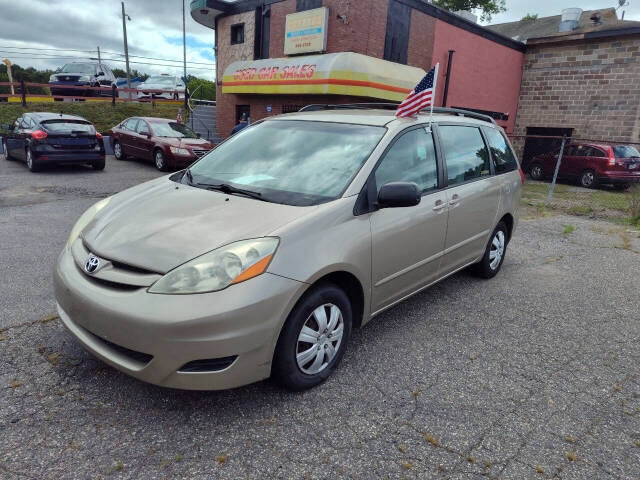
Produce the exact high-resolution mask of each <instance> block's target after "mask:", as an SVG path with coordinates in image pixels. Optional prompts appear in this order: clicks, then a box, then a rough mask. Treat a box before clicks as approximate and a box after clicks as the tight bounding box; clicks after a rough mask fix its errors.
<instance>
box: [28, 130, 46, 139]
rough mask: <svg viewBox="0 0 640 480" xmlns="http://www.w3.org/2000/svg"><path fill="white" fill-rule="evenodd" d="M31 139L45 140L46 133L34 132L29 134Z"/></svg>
mask: <svg viewBox="0 0 640 480" xmlns="http://www.w3.org/2000/svg"><path fill="white" fill-rule="evenodd" d="M31 138H33V139H34V140H44V139H45V138H47V132H43V131H42V130H36V131H35V132H31Z"/></svg>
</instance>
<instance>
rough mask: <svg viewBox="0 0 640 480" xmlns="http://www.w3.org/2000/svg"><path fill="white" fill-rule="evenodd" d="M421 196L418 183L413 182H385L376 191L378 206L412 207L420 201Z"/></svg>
mask: <svg viewBox="0 0 640 480" xmlns="http://www.w3.org/2000/svg"><path fill="white" fill-rule="evenodd" d="M421 199H422V196H421V195H420V189H419V188H418V185H416V184H415V183H413V182H389V183H385V184H384V185H383V186H382V187H381V188H380V192H379V193H378V208H397V207H413V206H415V205H418V204H419V203H420V200H421Z"/></svg>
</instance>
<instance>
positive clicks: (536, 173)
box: [529, 163, 544, 180]
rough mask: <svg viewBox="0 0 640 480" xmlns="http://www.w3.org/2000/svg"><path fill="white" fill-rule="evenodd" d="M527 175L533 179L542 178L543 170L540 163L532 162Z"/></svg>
mask: <svg viewBox="0 0 640 480" xmlns="http://www.w3.org/2000/svg"><path fill="white" fill-rule="evenodd" d="M529 175H531V178H532V179H533V180H542V178H543V177H544V170H542V165H540V164H539V163H534V164H533V165H531V168H530V169H529Z"/></svg>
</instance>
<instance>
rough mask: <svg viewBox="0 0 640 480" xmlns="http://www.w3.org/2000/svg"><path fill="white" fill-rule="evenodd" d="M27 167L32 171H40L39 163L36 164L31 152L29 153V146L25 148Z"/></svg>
mask: <svg viewBox="0 0 640 480" xmlns="http://www.w3.org/2000/svg"><path fill="white" fill-rule="evenodd" d="M27 167H28V168H29V170H30V171H32V172H38V171H40V165H39V164H38V162H37V161H36V159H35V158H33V154H32V153H31V149H30V148H27Z"/></svg>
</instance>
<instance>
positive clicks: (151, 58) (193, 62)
mask: <svg viewBox="0 0 640 480" xmlns="http://www.w3.org/2000/svg"><path fill="white" fill-rule="evenodd" d="M0 48H1V49H9V48H11V49H19V50H37V51H38V52H40V51H52V52H80V53H93V52H95V51H96V50H74V49H68V48H36V47H12V46H4V45H0ZM101 51H102V53H107V54H109V55H118V56H121V57H124V54H122V53H118V52H109V51H107V50H101ZM38 52H33V53H32V52H18V53H20V54H23V55H27V54H29V55H31V54H33V55H36V54H38ZM5 53H12V52H5ZM41 55H48V54H41ZM129 57H135V58H142V59H143V60H158V61H161V62H177V63H182V62H183V61H182V60H171V59H169V58H157V57H146V56H144V55H129ZM67 58H73V57H67ZM187 63H188V64H192V65H207V66H214V65H215V63H206V62H195V61H190V60H188V61H187Z"/></svg>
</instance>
